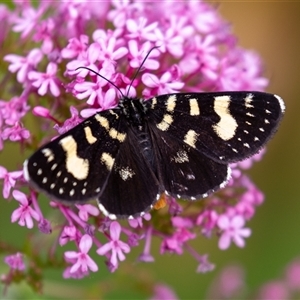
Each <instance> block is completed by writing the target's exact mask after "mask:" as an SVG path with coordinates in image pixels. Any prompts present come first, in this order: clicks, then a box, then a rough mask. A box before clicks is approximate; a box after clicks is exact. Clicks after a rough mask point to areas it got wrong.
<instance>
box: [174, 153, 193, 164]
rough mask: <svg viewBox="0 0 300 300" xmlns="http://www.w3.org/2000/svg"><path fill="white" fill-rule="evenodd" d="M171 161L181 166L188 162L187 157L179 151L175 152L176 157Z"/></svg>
mask: <svg viewBox="0 0 300 300" xmlns="http://www.w3.org/2000/svg"><path fill="white" fill-rule="evenodd" d="M171 160H174V161H175V162H176V163H179V164H182V163H184V162H188V161H189V157H188V155H187V153H186V151H184V150H179V151H178V152H176V156H174V157H172V158H171Z"/></svg>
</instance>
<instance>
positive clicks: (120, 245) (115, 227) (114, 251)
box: [97, 221, 130, 268]
mask: <svg viewBox="0 0 300 300" xmlns="http://www.w3.org/2000/svg"><path fill="white" fill-rule="evenodd" d="M120 234H121V226H120V224H119V223H118V222H116V221H114V222H111V224H110V239H111V240H110V242H108V243H106V244H104V245H103V246H101V247H100V248H99V249H98V250H97V253H98V254H99V255H105V254H106V253H107V252H109V251H111V256H110V259H109V262H110V263H111V264H112V265H113V266H114V267H115V268H117V267H118V259H119V260H120V261H123V260H125V255H124V253H129V251H130V247H129V246H128V244H126V243H124V242H122V241H121V240H120V239H119V238H120ZM123 252H124V253H123Z"/></svg>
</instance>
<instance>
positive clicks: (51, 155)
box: [42, 148, 54, 162]
mask: <svg viewBox="0 0 300 300" xmlns="http://www.w3.org/2000/svg"><path fill="white" fill-rule="evenodd" d="M42 153H43V154H44V155H45V156H46V157H47V162H50V161H52V160H54V153H53V152H52V150H51V149H49V148H45V149H43V150H42Z"/></svg>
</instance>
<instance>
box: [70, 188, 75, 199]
mask: <svg viewBox="0 0 300 300" xmlns="http://www.w3.org/2000/svg"><path fill="white" fill-rule="evenodd" d="M74 194H75V190H74V189H72V190H71V191H70V193H69V195H70V196H71V197H72V196H73V195H74Z"/></svg>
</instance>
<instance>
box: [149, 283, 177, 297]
mask: <svg viewBox="0 0 300 300" xmlns="http://www.w3.org/2000/svg"><path fill="white" fill-rule="evenodd" d="M153 293H154V295H153V296H152V297H151V298H150V300H157V299H160V300H177V299H179V298H178V297H177V295H176V294H175V292H174V291H173V290H172V289H171V288H170V287H169V286H167V285H165V284H157V285H155V286H154V291H153Z"/></svg>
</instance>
